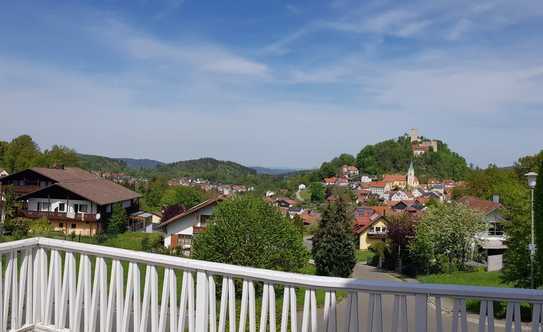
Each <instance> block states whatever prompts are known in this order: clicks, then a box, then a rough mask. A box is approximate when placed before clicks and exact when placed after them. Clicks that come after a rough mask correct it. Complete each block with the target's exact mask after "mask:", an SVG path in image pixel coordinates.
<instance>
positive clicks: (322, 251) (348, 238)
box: [312, 195, 356, 277]
mask: <svg viewBox="0 0 543 332" xmlns="http://www.w3.org/2000/svg"><path fill="white" fill-rule="evenodd" d="M351 212H352V211H350V208H349V206H348V204H347V201H346V199H345V197H344V196H343V195H338V198H337V200H336V202H335V203H331V204H329V205H328V206H327V207H326V209H325V210H324V212H323V214H322V218H321V221H320V227H319V230H318V231H317V233H316V234H315V235H314V236H313V248H312V255H313V259H314V260H315V266H316V268H317V274H319V275H325V276H337V277H348V276H349V275H351V273H352V271H353V268H354V265H355V264H356V256H355V249H354V242H353V235H352V216H353V214H352V213H351Z"/></svg>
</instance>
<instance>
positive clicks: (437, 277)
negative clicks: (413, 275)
mask: <svg viewBox="0 0 543 332" xmlns="http://www.w3.org/2000/svg"><path fill="white" fill-rule="evenodd" d="M500 277H501V272H497V271H496V272H486V271H476V272H453V273H444V274H430V275H421V276H418V277H417V280H418V281H420V282H422V283H429V284H453V285H471V286H487V287H510V286H508V285H507V284H503V283H502V281H501V279H500Z"/></svg>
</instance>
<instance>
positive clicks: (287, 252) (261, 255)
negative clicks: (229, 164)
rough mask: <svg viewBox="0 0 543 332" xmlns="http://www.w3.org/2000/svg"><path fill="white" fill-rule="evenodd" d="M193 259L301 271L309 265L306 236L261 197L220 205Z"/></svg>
mask: <svg viewBox="0 0 543 332" xmlns="http://www.w3.org/2000/svg"><path fill="white" fill-rule="evenodd" d="M193 257H194V258H196V259H202V260H207V261H213V262H220V263H227V264H235V265H240V266H252V267H258V268H264V269H272V270H280V271H291V272H297V271H300V269H302V268H303V266H304V265H305V263H306V262H307V259H308V255H307V250H306V249H305V247H304V245H303V239H302V234H301V233H300V232H299V230H298V229H297V227H296V226H295V225H294V224H293V223H292V222H290V220H288V218H287V217H285V216H283V215H282V214H281V212H280V211H279V210H278V209H277V208H276V207H273V206H271V205H269V204H268V203H266V202H265V201H264V200H263V199H261V198H259V197H253V196H251V195H245V196H239V197H234V198H232V199H229V200H227V201H224V202H222V203H221V204H219V205H218V206H217V207H216V208H215V210H214V212H213V217H212V219H211V220H210V223H209V226H208V229H207V231H206V232H204V233H201V234H198V235H196V236H195V238H194V241H193Z"/></svg>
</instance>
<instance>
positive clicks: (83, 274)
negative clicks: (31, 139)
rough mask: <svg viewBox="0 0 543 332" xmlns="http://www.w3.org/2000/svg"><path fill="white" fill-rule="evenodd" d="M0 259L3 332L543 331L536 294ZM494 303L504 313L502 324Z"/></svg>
mask: <svg viewBox="0 0 543 332" xmlns="http://www.w3.org/2000/svg"><path fill="white" fill-rule="evenodd" d="M0 256H2V257H1V258H2V259H0V264H3V263H4V264H6V266H5V267H1V266H0V271H3V272H2V273H0V276H1V279H0V294H2V300H1V301H0V331H7V330H10V331H101V332H103V331H141V332H143V331H153V332H154V331H166V330H167V331H185V330H186V329H187V328H188V330H189V331H198V332H207V331H209V332H216V331H225V330H226V327H227V326H228V330H229V331H238V330H239V331H246V330H248V331H252V332H255V331H256V330H257V329H258V330H259V331H261V332H264V331H267V330H268V329H269V330H270V331H276V330H278V329H280V330H281V331H285V332H286V331H287V330H291V331H300V330H301V331H309V330H311V331H337V330H342V331H361V330H367V331H383V330H386V331H407V329H408V328H409V330H410V331H422V332H424V331H430V330H432V331H434V330H435V331H444V330H447V331H448V330H452V331H467V330H468V329H469V330H478V331H495V330H500V329H501V330H506V331H512V330H513V329H514V330H515V331H521V329H523V328H526V329H531V331H533V332H535V331H541V330H542V328H543V325H542V319H543V291H540V290H526V289H506V288H487V287H469V286H452V285H426V284H412V283H403V282H394V281H388V282H384V281H369V280H357V279H343V278H328V277H318V276H311V275H303V274H294V273H287V272H278V271H269V270H262V269H255V268H248V267H240V266H233V265H227V264H220V263H212V262H205V261H198V260H191V259H184V258H179V257H173V256H164V255H157V254H150V253H145V252H135V251H130V250H123V249H116V248H109V247H101V246H95V245H88V244H82V243H77V242H68V241H59V240H52V239H46V238H33V239H27V240H20V241H14V242H7V243H1V244H0ZM143 271H145V274H144V276H142V272H143ZM159 285H161V288H159ZM178 287H179V288H178ZM238 287H241V291H240V290H239V289H236V288H238ZM160 289H161V291H160ZM281 293H282V294H281ZM297 293H298V294H299V295H302V296H300V297H299V298H298V297H297ZM323 293H324V296H323V297H324V301H323V306H322V308H320V307H319V304H320V303H319V302H318V299H319V300H320V294H323ZM343 294H347V295H346V297H345V298H344V299H342V300H340V298H339V296H340V295H341V296H343ZM447 299H450V301H452V303H453V305H452V309H451V310H446V309H445V307H446V303H448V302H447V301H449V300H447ZM468 299H477V300H480V301H481V306H480V308H481V310H480V314H478V315H470V314H467V312H466V301H467V300H468ZM498 301H504V302H506V303H507V314H506V319H505V320H504V321H500V322H498V321H495V319H494V313H493V308H494V306H493V304H495V303H496V302H498ZM521 303H529V304H530V305H531V318H532V322H531V323H522V322H521V317H520V316H521ZM238 310H239V312H238Z"/></svg>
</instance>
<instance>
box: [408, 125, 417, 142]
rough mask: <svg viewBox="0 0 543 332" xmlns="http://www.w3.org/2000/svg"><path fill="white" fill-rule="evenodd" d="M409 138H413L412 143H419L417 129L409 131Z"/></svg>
mask: <svg viewBox="0 0 543 332" xmlns="http://www.w3.org/2000/svg"><path fill="white" fill-rule="evenodd" d="M409 137H410V138H411V143H414V142H418V141H419V133H418V131H417V129H416V128H412V129H410V130H409Z"/></svg>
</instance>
